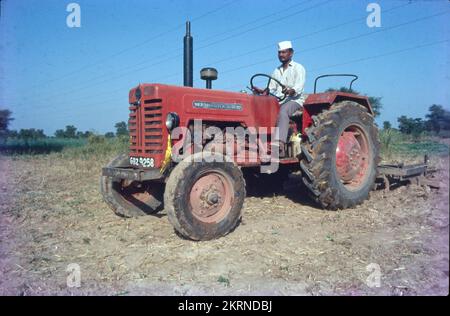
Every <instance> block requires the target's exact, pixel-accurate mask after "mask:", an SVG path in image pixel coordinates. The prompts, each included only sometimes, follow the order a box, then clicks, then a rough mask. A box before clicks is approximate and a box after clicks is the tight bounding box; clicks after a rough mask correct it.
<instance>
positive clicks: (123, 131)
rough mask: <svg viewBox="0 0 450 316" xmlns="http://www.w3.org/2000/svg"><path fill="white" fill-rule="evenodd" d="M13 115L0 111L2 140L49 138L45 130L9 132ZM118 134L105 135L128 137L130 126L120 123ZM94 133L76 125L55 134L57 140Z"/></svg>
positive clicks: (9, 112) (28, 129) (109, 134)
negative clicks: (82, 129) (81, 129)
mask: <svg viewBox="0 0 450 316" xmlns="http://www.w3.org/2000/svg"><path fill="white" fill-rule="evenodd" d="M11 115H12V113H11V111H9V110H0V137H1V138H2V139H6V138H14V139H23V140H36V139H43V138H48V137H49V136H47V135H46V134H45V133H44V130H43V129H35V128H24V129H20V130H18V131H16V130H9V129H8V126H9V123H10V122H11V121H12V120H13V118H12V117H11ZM114 127H115V129H116V132H115V133H114V132H107V133H105V134H104V136H105V137H106V138H113V137H128V135H129V134H128V125H127V123H126V122H124V121H122V122H118V123H116V124H115V125H114ZM93 135H94V132H91V131H85V132H82V131H79V130H78V129H77V128H76V127H75V126H74V125H67V126H66V127H65V128H64V129H58V130H56V131H55V133H54V137H56V138H69V139H81V138H89V137H90V136H93Z"/></svg>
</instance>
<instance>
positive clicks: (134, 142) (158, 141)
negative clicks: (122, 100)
mask: <svg viewBox="0 0 450 316" xmlns="http://www.w3.org/2000/svg"><path fill="white" fill-rule="evenodd" d="M128 128H129V131H130V142H131V145H130V153H131V154H149V155H150V154H162V153H163V132H162V131H163V130H162V128H163V119H162V100H161V99H151V100H145V101H144V102H143V104H141V105H140V106H135V105H132V106H130V119H129V121H128Z"/></svg>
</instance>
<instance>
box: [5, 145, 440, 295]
mask: <svg viewBox="0 0 450 316" xmlns="http://www.w3.org/2000/svg"><path fill="white" fill-rule="evenodd" d="M109 158H110V155H109V154H107V153H105V154H99V155H97V154H92V153H84V154H78V155H74V154H69V153H67V152H64V153H55V154H51V155H45V156H36V157H15V158H4V157H3V158H2V157H0V163H1V172H2V179H8V181H3V183H0V189H1V190H0V193H1V195H0V198H1V199H2V202H3V203H2V208H1V212H2V222H1V223H2V235H1V240H2V241H7V242H3V243H2V255H3V256H2V258H4V259H0V263H1V271H2V276H3V277H2V280H1V281H0V282H1V283H0V292H1V293H3V294H25V295H36V294H38V295H42V294H44V295H45V294H108V295H123V294H153V295H159V294H175V295H178V294H181V295H184V294H193V295H195V294H212V295H214V294H237V295H242V294H275V295H283V294H287V295H292V294H307V295H308V294H312V295H321V294H343V293H345V294H394V295H414V294H445V293H448V173H444V174H440V179H441V181H442V185H443V188H442V189H441V190H439V191H436V190H433V191H431V190H429V189H424V188H420V187H415V186H411V187H401V188H399V189H397V190H395V191H392V192H390V193H384V192H382V191H377V192H373V195H372V198H371V200H370V201H367V202H366V203H364V204H363V205H362V206H359V207H357V208H354V209H349V210H344V211H337V212H325V211H322V210H319V209H317V208H316V207H315V206H314V205H313V204H312V203H311V201H310V200H309V199H308V198H307V197H306V195H305V192H304V191H302V190H303V189H302V188H301V187H300V186H299V185H298V182H297V181H298V179H297V178H296V177H295V176H294V177H293V178H292V179H291V180H290V181H289V183H287V184H286V188H285V192H286V194H285V195H272V194H269V195H267V196H263V197H256V196H253V197H248V198H247V199H246V201H245V206H244V217H243V222H242V223H241V225H240V226H239V227H238V228H237V229H236V230H235V231H234V232H233V233H231V234H230V235H228V236H226V237H225V238H221V239H218V240H214V241H210V242H191V241H187V240H184V239H181V238H180V237H178V236H177V235H176V234H175V233H174V230H173V228H172V227H171V226H170V224H169V223H168V221H167V218H166V216H165V213H164V212H162V214H161V216H160V217H152V216H147V217H142V218H138V219H122V218H120V217H117V216H115V215H114V214H113V213H112V212H111V211H110V210H109V209H108V207H107V206H106V205H105V204H104V203H103V202H102V199H101V197H100V193H99V191H98V182H99V181H98V180H99V174H100V170H101V167H102V166H103V165H104V164H105V163H106V162H107V161H108V160H109ZM432 162H433V164H435V165H436V166H437V167H440V168H441V169H443V170H447V171H448V159H440V158H433V160H432ZM445 238H446V239H445ZM445 242H447V245H446V246H445ZM6 258H7V259H6ZM70 263H77V264H79V265H80V267H81V277H82V286H81V287H80V288H68V287H67V286H66V278H67V276H68V272H66V268H67V265H68V264H70ZM370 263H377V264H379V265H380V267H381V269H382V286H381V287H380V288H369V287H368V286H367V285H366V283H365V280H366V278H367V277H368V275H369V272H367V271H366V266H367V265H368V264H370ZM446 291H447V292H446Z"/></svg>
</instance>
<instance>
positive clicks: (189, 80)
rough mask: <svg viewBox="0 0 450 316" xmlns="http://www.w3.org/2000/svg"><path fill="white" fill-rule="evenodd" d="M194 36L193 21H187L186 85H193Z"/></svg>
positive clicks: (184, 65)
mask: <svg viewBox="0 0 450 316" xmlns="http://www.w3.org/2000/svg"><path fill="white" fill-rule="evenodd" d="M192 59H193V58H192V36H191V22H189V21H187V22H186V35H185V36H184V57H183V68H184V71H183V76H184V86H185V87H192V86H193V61H192Z"/></svg>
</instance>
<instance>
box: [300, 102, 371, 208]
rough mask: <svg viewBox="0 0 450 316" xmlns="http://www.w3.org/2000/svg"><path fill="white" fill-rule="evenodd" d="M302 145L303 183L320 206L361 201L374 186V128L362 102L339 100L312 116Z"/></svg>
mask: <svg viewBox="0 0 450 316" xmlns="http://www.w3.org/2000/svg"><path fill="white" fill-rule="evenodd" d="M313 121H314V124H313V125H312V126H311V127H309V128H308V130H307V133H306V137H307V142H306V143H304V144H303V145H302V152H303V159H302V161H301V162H300V167H301V170H302V173H303V182H304V184H305V185H306V187H307V188H308V189H309V192H310V193H311V196H312V197H313V198H314V200H315V201H316V202H318V203H319V204H320V205H321V206H322V207H323V208H326V209H332V210H334V209H344V208H348V207H353V206H355V205H358V204H360V203H362V202H363V201H364V200H366V199H367V198H368V196H369V192H370V191H371V190H372V189H373V187H374V185H375V179H376V175H377V165H378V162H379V161H380V157H379V148H380V145H379V140H378V130H377V127H376V125H375V124H374V120H373V116H372V115H371V114H370V113H368V111H367V109H366V108H364V107H363V106H362V105H360V104H358V103H355V102H351V101H342V102H339V103H336V104H334V105H333V106H332V107H331V108H330V110H328V111H324V112H322V113H320V114H319V115H317V116H314V117H313Z"/></svg>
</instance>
